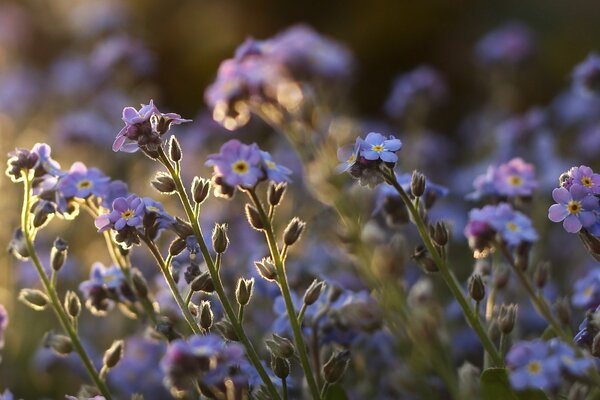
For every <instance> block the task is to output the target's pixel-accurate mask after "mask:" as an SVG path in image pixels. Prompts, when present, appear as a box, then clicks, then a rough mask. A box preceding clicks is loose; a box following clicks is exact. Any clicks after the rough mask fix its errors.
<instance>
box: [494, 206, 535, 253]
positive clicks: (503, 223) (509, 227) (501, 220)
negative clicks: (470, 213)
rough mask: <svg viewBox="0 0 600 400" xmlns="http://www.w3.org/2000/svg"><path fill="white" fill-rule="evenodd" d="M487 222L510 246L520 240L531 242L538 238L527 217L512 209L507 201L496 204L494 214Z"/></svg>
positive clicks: (520, 241) (515, 244) (518, 242)
mask: <svg viewBox="0 0 600 400" xmlns="http://www.w3.org/2000/svg"><path fill="white" fill-rule="evenodd" d="M489 224H490V225H491V226H492V228H494V230H496V232H498V233H500V235H501V236H502V239H503V240H504V241H506V243H507V244H508V245H510V246H517V245H519V244H520V243H522V242H528V243H532V242H534V241H536V240H537V239H538V235H537V232H536V231H535V229H534V228H533V225H532V223H531V220H530V219H529V217H527V216H525V214H523V213H520V212H519V211H515V210H513V208H512V207H511V206H510V205H509V204H507V203H500V204H499V205H498V206H496V210H495V215H494V217H493V218H492V219H491V220H490V221H489Z"/></svg>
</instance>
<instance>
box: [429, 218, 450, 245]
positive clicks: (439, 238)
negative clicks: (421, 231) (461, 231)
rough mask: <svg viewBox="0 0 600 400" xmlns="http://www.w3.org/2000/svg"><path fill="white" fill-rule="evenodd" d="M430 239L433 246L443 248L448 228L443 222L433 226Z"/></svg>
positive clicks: (447, 235)
mask: <svg viewBox="0 0 600 400" xmlns="http://www.w3.org/2000/svg"><path fill="white" fill-rule="evenodd" d="M431 238H432V239H433V241H434V242H435V244H437V245H438V246H440V247H443V246H445V245H446V243H448V238H449V234H448V227H447V226H446V224H445V223H444V222H442V221H438V222H436V223H435V225H434V226H433V234H432V235H431Z"/></svg>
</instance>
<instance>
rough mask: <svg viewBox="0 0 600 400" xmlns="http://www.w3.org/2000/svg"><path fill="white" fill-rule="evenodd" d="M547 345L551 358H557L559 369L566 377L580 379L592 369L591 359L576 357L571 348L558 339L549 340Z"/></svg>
mask: <svg viewBox="0 0 600 400" xmlns="http://www.w3.org/2000/svg"><path fill="white" fill-rule="evenodd" d="M548 343H549V345H550V350H551V351H552V354H553V356H554V357H558V359H559V361H560V366H561V369H562V370H563V371H564V372H565V373H567V374H568V375H570V376H575V377H578V378H582V377H584V376H585V375H586V374H587V373H588V372H589V370H590V368H592V367H593V365H594V364H593V362H592V360H591V359H589V358H583V357H578V356H577V355H576V354H575V350H573V348H572V347H571V346H569V345H568V344H566V343H564V342H562V341H560V340H559V339H556V338H554V339H551V340H550V341H549V342H548Z"/></svg>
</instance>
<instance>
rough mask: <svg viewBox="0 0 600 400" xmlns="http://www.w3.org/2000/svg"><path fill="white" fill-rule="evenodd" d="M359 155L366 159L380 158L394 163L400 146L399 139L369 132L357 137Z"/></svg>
mask: <svg viewBox="0 0 600 400" xmlns="http://www.w3.org/2000/svg"><path fill="white" fill-rule="evenodd" d="M359 145H360V155H361V156H362V157H364V158H365V159H367V160H370V161H374V160H379V159H380V160H382V161H384V162H389V163H395V162H396V161H398V156H397V155H396V152H397V151H398V150H400V149H401V148H402V142H401V141H400V139H396V138H395V137H394V136H389V138H388V137H386V136H384V135H382V134H381V133H376V132H370V133H369V134H368V135H367V137H366V138H365V139H364V140H362V139H359Z"/></svg>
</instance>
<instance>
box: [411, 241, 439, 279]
mask: <svg viewBox="0 0 600 400" xmlns="http://www.w3.org/2000/svg"><path fill="white" fill-rule="evenodd" d="M412 258H414V260H415V261H416V262H417V264H419V266H420V267H421V268H422V269H423V270H424V271H425V272H427V273H433V272H437V271H439V269H438V267H437V265H436V264H435V261H433V259H432V258H431V257H429V256H428V255H427V249H426V248H425V246H423V245H418V246H417V247H416V248H415V251H414V253H413V255H412Z"/></svg>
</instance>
